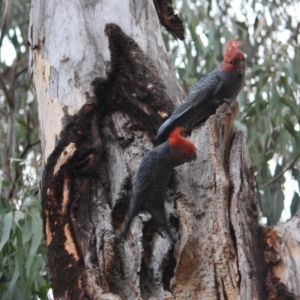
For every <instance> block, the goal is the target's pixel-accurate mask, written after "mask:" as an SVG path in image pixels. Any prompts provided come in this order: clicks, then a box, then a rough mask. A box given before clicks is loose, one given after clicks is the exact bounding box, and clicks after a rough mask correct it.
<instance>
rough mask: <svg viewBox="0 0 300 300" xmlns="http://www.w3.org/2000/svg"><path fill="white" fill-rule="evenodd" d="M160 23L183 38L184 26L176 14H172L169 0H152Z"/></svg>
mask: <svg viewBox="0 0 300 300" xmlns="http://www.w3.org/2000/svg"><path fill="white" fill-rule="evenodd" d="M153 2H154V5H155V9H156V12H157V15H158V18H159V21H160V23H161V24H162V25H163V26H165V27H166V29H167V30H169V31H172V32H174V33H175V34H176V36H177V37H178V38H179V39H180V40H184V27H183V23H182V21H181V19H180V18H179V17H178V15H176V14H174V10H173V7H172V1H171V0H153Z"/></svg>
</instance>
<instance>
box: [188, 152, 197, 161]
mask: <svg viewBox="0 0 300 300" xmlns="http://www.w3.org/2000/svg"><path fill="white" fill-rule="evenodd" d="M189 157H190V159H191V160H196V159H197V153H196V152H192V153H191V154H190V155H189Z"/></svg>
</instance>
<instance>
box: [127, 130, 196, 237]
mask: <svg viewBox="0 0 300 300" xmlns="http://www.w3.org/2000/svg"><path fill="white" fill-rule="evenodd" d="M183 130H184V129H183V128H181V127H177V128H175V129H174V130H173V131H172V133H171V134H170V136H169V138H168V140H167V141H166V142H164V143H163V144H161V145H159V146H158V147H156V148H154V149H152V150H151V151H150V152H148V153H147V154H146V155H145V156H144V157H143V159H142V162H141V164H140V166H139V168H138V171H137V174H136V178H135V181H134V184H133V188H132V195H131V198H130V201H129V206H128V210H127V214H126V218H125V229H124V232H123V235H124V237H126V236H127V233H128V230H129V228H130V224H131V221H132V219H133V218H134V217H135V216H136V215H137V213H138V212H139V211H140V210H141V209H145V210H146V211H148V212H149V213H150V214H151V215H152V217H153V219H154V221H155V222H156V224H157V225H158V226H159V227H162V228H163V229H164V230H165V231H166V232H167V234H168V236H169V237H170V239H171V240H172V241H173V242H176V238H175V237H174V236H173V235H172V233H171V231H170V226H169V224H168V222H167V218H166V212H165V206H164V200H165V199H166V197H167V188H168V184H169V181H170V178H171V176H172V172H173V170H174V168H175V167H177V166H179V165H181V164H184V163H185V162H191V161H192V160H195V159H196V157H197V156H196V146H195V145H194V144H193V143H192V142H191V141H189V140H188V139H186V138H184V137H183V136H182V135H181V133H182V132H183Z"/></svg>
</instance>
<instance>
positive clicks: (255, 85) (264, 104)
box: [164, 0, 300, 224]
mask: <svg viewBox="0 0 300 300" xmlns="http://www.w3.org/2000/svg"><path fill="white" fill-rule="evenodd" d="M297 7H298V9H299V4H297V3H295V2H294V1H284V2H280V5H278V4H277V3H276V2H274V1H273V2H270V1H267V0H252V1H250V0H240V1H229V0H221V1H212V0H210V1H199V0H193V1H191V0H182V1H179V0H178V1H176V3H174V8H177V9H178V12H177V13H179V16H180V17H181V18H182V19H183V21H184V24H185V26H186V39H185V41H183V42H181V41H179V40H174V39H173V38H172V36H171V35H170V34H168V33H167V32H166V31H165V30H164V39H165V42H166V45H167V50H168V51H169V54H170V55H169V56H170V59H171V61H172V63H173V64H174V65H175V67H176V70H177V74H178V76H179V78H180V79H181V80H183V81H184V84H185V85H189V86H190V85H193V84H194V83H195V82H196V81H198V80H199V79H200V78H201V77H202V76H203V75H205V74H206V73H207V72H210V71H211V70H213V69H214V68H215V67H216V66H217V65H218V64H219V63H220V61H221V60H222V53H223V51H224V48H225V44H226V41H227V40H229V39H238V40H239V41H241V44H242V49H243V50H244V52H245V53H246V54H247V71H246V81H245V87H244V89H243V91H242V92H241V93H240V95H239V97H238V101H239V103H240V113H239V116H238V120H237V121H236V127H237V129H240V130H242V131H243V132H244V133H245V135H246V137H247V143H248V146H249V152H250V156H251V160H252V163H253V166H254V169H255V174H256V176H257V182H258V187H259V192H260V198H261V199H260V203H261V206H262V207H261V209H262V213H263V215H264V216H266V217H267V223H268V224H275V223H277V222H278V221H279V219H280V216H281V213H282V211H283V208H284V206H283V200H284V191H285V190H284V185H285V184H287V183H286V182H285V176H284V175H285V173H286V172H287V171H288V172H291V171H292V172H291V174H292V178H293V180H296V181H298V183H299V177H296V176H294V174H295V171H299V169H300V165H299V149H300V147H299V145H300V134H299V130H300V126H299V121H300V109H299V108H298V106H299V104H300V92H299V89H300V70H299V60H300V48H299V40H300V35H299V30H298V23H299V20H298V15H297ZM274 166H276V168H275V169H276V170H275V173H272V171H273V170H274ZM274 179H275V180H274ZM273 181H274V182H273ZM285 186H287V185H285ZM294 199H295V198H294ZM295 201H296V200H294V202H295ZM294 202H293V203H294ZM293 203H292V205H294V204H293ZM294 206H295V205H294ZM291 212H293V213H294V212H295V210H294V209H292V208H291Z"/></svg>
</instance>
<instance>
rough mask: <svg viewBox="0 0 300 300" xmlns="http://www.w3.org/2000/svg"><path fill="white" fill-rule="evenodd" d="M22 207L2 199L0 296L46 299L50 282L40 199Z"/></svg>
mask: <svg viewBox="0 0 300 300" xmlns="http://www.w3.org/2000/svg"><path fill="white" fill-rule="evenodd" d="M28 201H29V202H31V203H27V204H26V205H27V207H26V205H23V206H22V208H21V209H14V208H13V207H12V206H11V205H9V203H8V202H7V201H5V200H2V201H1V202H0V227H1V228H2V230H1V233H0V295H1V299H37V298H36V296H39V298H40V299H46V295H47V291H48V290H49V287H50V286H49V284H47V277H46V273H45V266H46V260H45V256H46V255H45V251H46V247H45V246H44V245H43V244H42V220H41V217H40V205H39V203H38V201H37V199H33V198H31V199H28Z"/></svg>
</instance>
